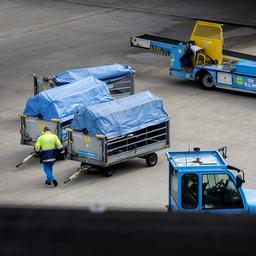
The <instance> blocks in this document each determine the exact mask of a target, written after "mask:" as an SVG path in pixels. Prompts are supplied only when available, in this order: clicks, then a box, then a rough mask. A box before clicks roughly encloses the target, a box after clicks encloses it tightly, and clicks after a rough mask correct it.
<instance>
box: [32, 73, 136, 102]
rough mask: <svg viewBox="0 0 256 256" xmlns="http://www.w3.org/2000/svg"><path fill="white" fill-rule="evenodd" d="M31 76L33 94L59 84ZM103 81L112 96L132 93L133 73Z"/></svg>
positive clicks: (116, 96) (124, 95)
mask: <svg viewBox="0 0 256 256" xmlns="http://www.w3.org/2000/svg"><path fill="white" fill-rule="evenodd" d="M32 76H33V80H34V95H37V94H38V93H40V92H42V91H45V90H48V89H51V88H54V87H56V86H61V85H57V84H56V83H55V82H54V80H52V79H48V78H45V77H40V76H37V75H35V74H33V75H32ZM104 82H106V83H107V85H108V88H109V91H110V93H111V94H112V96H113V97H114V98H121V97H126V96H129V95H132V94H134V73H131V74H129V75H127V76H126V77H123V78H121V79H119V80H116V79H108V80H104Z"/></svg>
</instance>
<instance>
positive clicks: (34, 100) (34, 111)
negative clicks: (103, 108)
mask: <svg viewBox="0 0 256 256" xmlns="http://www.w3.org/2000/svg"><path fill="white" fill-rule="evenodd" d="M111 100H113V97H112V96H111V94H110V92H109V90H108V86H107V84H106V83H105V82H102V81H100V80H97V79H95V78H94V77H92V76H90V77H87V78H84V79H82V80H79V81H77V82H75V83H72V84H69V85H64V86H61V88H60V87H55V88H53V89H51V90H47V91H44V92H41V93H39V94H37V95H36V96H33V97H31V98H29V99H28V100H27V104H26V107H25V110H24V114H25V115H28V116H39V115H41V117H42V119H44V120H51V119H52V118H57V119H60V120H61V122H65V121H68V120H71V119H73V116H74V113H75V112H76V111H77V110H78V109H79V108H81V107H83V106H89V105H93V104H97V103H102V102H107V101H111Z"/></svg>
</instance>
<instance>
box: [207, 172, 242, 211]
mask: <svg viewBox="0 0 256 256" xmlns="http://www.w3.org/2000/svg"><path fill="white" fill-rule="evenodd" d="M202 193H203V198H202V203H203V209H228V208H243V202H242V198H241V195H240V193H239V191H238V189H237V188H236V186H235V183H234V182H233V180H232V179H231V178H230V177H229V176H228V175H227V174H207V175H203V184H202Z"/></svg>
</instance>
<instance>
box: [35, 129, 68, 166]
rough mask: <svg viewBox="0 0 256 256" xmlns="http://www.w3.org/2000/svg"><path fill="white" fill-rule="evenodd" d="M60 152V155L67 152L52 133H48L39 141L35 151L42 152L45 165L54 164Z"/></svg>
mask: <svg viewBox="0 0 256 256" xmlns="http://www.w3.org/2000/svg"><path fill="white" fill-rule="evenodd" d="M58 150H59V151H60V153H64V152H65V151H64V148H63V146H62V144H61V142H60V140H59V138H58V137H57V136H56V135H55V134H52V133H51V132H50V131H46V132H45V133H44V134H43V135H41V136H40V137H39V138H38V139H37V142H36V145H35V151H36V152H42V161H43V163H54V162H55V161H56V157H57V153H58Z"/></svg>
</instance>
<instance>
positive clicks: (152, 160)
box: [146, 153, 158, 167]
mask: <svg viewBox="0 0 256 256" xmlns="http://www.w3.org/2000/svg"><path fill="white" fill-rule="evenodd" d="M157 160H158V157H157V154H156V153H151V154H148V155H146V163H147V166H148V167H153V166H155V165H156V163H157Z"/></svg>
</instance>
